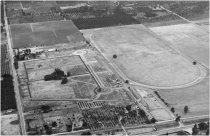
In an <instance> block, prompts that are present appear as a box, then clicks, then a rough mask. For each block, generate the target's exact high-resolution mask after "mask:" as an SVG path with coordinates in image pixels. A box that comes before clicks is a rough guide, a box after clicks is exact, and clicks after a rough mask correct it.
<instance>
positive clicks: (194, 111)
mask: <svg viewBox="0 0 210 136" xmlns="http://www.w3.org/2000/svg"><path fill="white" fill-rule="evenodd" d="M158 93H159V94H160V96H161V97H162V98H163V99H164V100H165V101H166V102H167V103H169V104H170V105H171V106H173V107H174V108H175V113H178V114H179V115H181V116H182V117H190V116H199V115H207V114H209V108H208V107H209V79H205V80H203V81H201V82H200V83H198V84H196V85H193V86H190V87H187V88H180V89H171V90H159V91H158ZM185 105H187V106H188V107H189V113H187V114H185V113H184V106H185Z"/></svg>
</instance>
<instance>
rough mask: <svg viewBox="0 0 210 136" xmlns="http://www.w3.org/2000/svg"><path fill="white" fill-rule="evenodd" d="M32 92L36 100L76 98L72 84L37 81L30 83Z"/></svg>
mask: <svg viewBox="0 0 210 136" xmlns="http://www.w3.org/2000/svg"><path fill="white" fill-rule="evenodd" d="M30 91H31V95H32V98H34V99H71V98H74V90H73V87H72V83H67V84H65V85H62V84H61V81H60V80H58V81H54V80H52V81H44V80H40V81H35V82H31V83H30Z"/></svg>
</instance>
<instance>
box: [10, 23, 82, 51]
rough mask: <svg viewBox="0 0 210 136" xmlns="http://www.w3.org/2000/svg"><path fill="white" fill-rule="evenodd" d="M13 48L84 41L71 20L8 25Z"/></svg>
mask: <svg viewBox="0 0 210 136" xmlns="http://www.w3.org/2000/svg"><path fill="white" fill-rule="evenodd" d="M10 29H11V35H12V40H13V48H14V49H16V48H24V47H32V46H46V45H55V44H62V43H70V44H71V43H81V42H84V39H83V37H82V35H81V34H80V33H79V32H78V31H77V28H76V27H75V25H74V24H73V23H72V21H52V22H39V23H28V24H13V25H10Z"/></svg>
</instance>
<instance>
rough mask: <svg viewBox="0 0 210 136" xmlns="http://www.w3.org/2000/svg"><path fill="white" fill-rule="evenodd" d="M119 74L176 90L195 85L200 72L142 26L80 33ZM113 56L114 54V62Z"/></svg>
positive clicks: (142, 82) (140, 81)
mask: <svg viewBox="0 0 210 136" xmlns="http://www.w3.org/2000/svg"><path fill="white" fill-rule="evenodd" d="M82 32H83V33H84V34H85V35H89V38H90V39H91V41H92V42H93V43H94V44H95V46H97V48H99V49H100V50H101V52H102V54H104V55H105V56H106V57H107V58H108V59H109V60H110V61H111V62H112V63H114V64H115V65H117V67H118V68H119V69H120V71H121V72H122V73H124V74H125V75H126V76H127V77H128V78H129V79H130V80H133V81H134V82H137V83H140V84H143V85H148V86H154V87H176V86H180V85H185V84H189V83H191V82H194V81H195V80H196V79H197V78H198V77H199V76H200V72H201V71H200V69H199V67H198V66H194V65H193V64H192V62H190V61H189V60H188V59H186V58H185V57H183V56H182V55H180V54H179V53H177V52H176V51H175V50H174V49H172V48H171V47H170V46H168V43H165V42H164V41H163V40H162V39H160V38H159V37H158V36H157V35H155V34H154V33H152V32H151V31H149V30H148V29H147V28H146V27H144V26H143V25H128V26H119V27H109V28H102V29H94V30H83V31H82ZM113 54H116V55H117V58H116V59H113Z"/></svg>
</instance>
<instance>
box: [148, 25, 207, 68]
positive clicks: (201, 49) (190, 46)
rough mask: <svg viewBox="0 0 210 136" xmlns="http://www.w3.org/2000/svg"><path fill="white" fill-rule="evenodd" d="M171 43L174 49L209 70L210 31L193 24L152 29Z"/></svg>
mask: <svg viewBox="0 0 210 136" xmlns="http://www.w3.org/2000/svg"><path fill="white" fill-rule="evenodd" d="M150 29H151V30H152V31H153V32H155V33H156V34H157V35H159V36H161V37H162V38H163V39H165V40H167V41H168V42H170V43H171V44H172V46H173V48H175V49H178V50H180V51H181V52H182V53H184V54H185V55H187V56H190V57H191V58H193V59H195V60H197V61H198V62H200V63H202V64H203V65H205V66H206V67H208V68H209V33H208V30H207V29H205V28H202V27H201V26H200V28H199V26H195V25H193V24H179V25H171V26H161V27H152V28H150Z"/></svg>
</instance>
